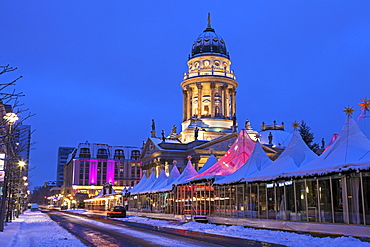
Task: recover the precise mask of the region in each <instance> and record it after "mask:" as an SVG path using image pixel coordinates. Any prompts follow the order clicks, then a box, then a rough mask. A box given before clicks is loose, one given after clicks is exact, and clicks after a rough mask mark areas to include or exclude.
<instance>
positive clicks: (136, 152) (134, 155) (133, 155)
mask: <svg viewBox="0 0 370 247" xmlns="http://www.w3.org/2000/svg"><path fill="white" fill-rule="evenodd" d="M139 158H140V151H139V150H132V151H131V159H132V160H138V159H139Z"/></svg>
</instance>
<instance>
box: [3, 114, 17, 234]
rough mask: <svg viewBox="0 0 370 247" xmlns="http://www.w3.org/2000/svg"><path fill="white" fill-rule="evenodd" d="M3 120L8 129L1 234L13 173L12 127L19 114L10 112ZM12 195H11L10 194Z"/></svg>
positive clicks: (4, 141) (5, 143) (5, 148)
mask: <svg viewBox="0 0 370 247" xmlns="http://www.w3.org/2000/svg"><path fill="white" fill-rule="evenodd" d="M3 119H4V120H5V121H6V123H7V124H8V128H7V131H6V135H5V137H4V140H2V142H3V143H4V151H5V157H4V168H3V169H4V181H3V191H2V193H3V194H2V196H1V204H0V232H3V231H4V221H5V212H6V211H7V210H6V209H7V204H6V201H7V200H8V199H9V198H8V193H9V190H8V183H9V175H10V174H9V173H10V171H11V169H10V168H11V167H10V165H11V160H12V158H14V157H13V154H12V151H13V150H12V139H13V138H11V133H12V126H13V125H14V124H15V122H16V121H17V120H18V116H17V114H15V113H13V112H8V113H6V114H5V116H3ZM9 194H10V193H9ZM8 210H9V202H8Z"/></svg>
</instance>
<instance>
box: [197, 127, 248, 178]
mask: <svg viewBox="0 0 370 247" xmlns="http://www.w3.org/2000/svg"><path fill="white" fill-rule="evenodd" d="M254 145H255V143H254V141H253V140H252V139H251V138H250V137H249V135H248V133H247V131H246V130H245V129H242V130H241V131H240V133H239V136H238V138H236V140H235V142H234V144H233V145H232V146H231V147H230V149H229V150H228V151H227V152H226V153H225V155H224V156H222V158H221V159H220V160H219V161H217V162H216V163H215V164H214V165H213V166H211V167H210V168H208V169H207V170H206V171H204V172H202V173H200V174H199V175H197V176H195V177H194V178H193V179H196V178H200V177H203V176H205V177H209V175H229V174H232V173H234V172H235V171H236V170H238V169H239V168H240V167H241V166H243V165H244V164H245V162H246V161H247V160H248V158H249V156H250V155H251V153H252V151H253V148H254Z"/></svg>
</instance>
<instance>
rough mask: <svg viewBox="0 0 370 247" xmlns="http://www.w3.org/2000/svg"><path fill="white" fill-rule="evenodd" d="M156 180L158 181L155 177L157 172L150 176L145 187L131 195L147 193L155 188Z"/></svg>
mask: <svg viewBox="0 0 370 247" xmlns="http://www.w3.org/2000/svg"><path fill="white" fill-rule="evenodd" d="M156 179H157V177H156V176H155V172H154V171H152V173H151V174H150V176H149V178H148V179H147V180H146V182H145V183H144V184H143V186H141V187H140V188H138V189H137V190H135V191H133V192H131V195H135V194H141V193H142V192H144V191H147V190H148V189H150V188H151V187H152V186H153V183H154V182H155V180H156ZM134 189H135V188H134Z"/></svg>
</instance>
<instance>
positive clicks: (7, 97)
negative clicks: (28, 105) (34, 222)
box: [0, 65, 33, 231]
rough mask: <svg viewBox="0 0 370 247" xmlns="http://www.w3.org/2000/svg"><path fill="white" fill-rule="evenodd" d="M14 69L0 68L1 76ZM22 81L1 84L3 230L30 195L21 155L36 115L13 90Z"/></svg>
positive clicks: (0, 219)
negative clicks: (30, 121) (26, 125)
mask: <svg viewBox="0 0 370 247" xmlns="http://www.w3.org/2000/svg"><path fill="white" fill-rule="evenodd" d="M15 70H17V68H14V67H10V66H9V65H6V66H0V75H1V76H4V75H5V74H7V73H10V72H14V71H15ZM5 77H6V76H5ZM1 78H3V77H1ZM21 78H22V76H18V77H17V78H16V79H12V80H10V81H6V82H0V162H1V165H0V172H1V174H2V175H3V176H2V177H3V178H2V179H1V180H2V181H0V186H1V188H2V195H1V201H0V231H3V230H4V221H11V220H12V217H13V212H17V213H19V211H20V210H21V208H22V207H24V204H25V201H24V197H25V194H26V193H27V191H26V190H27V187H26V186H25V179H23V178H26V177H28V165H24V164H28V160H27V161H26V162H27V163H23V166H20V163H19V162H20V159H19V155H20V153H21V152H22V151H24V150H27V149H29V148H30V147H29V145H28V144H25V145H22V143H24V142H22V139H23V138H27V137H22V136H24V135H23V134H24V133H25V131H28V129H27V130H26V129H25V128H24V127H22V126H23V123H24V121H25V120H26V119H28V118H30V117H32V116H33V115H32V114H31V113H30V112H29V109H24V108H23V106H24V105H23V104H21V103H20V102H19V98H20V97H23V96H24V94H23V93H22V92H17V91H16V90H15V89H12V88H13V86H15V85H16V82H17V81H18V80H19V79H21ZM30 134H31V132H30Z"/></svg>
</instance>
